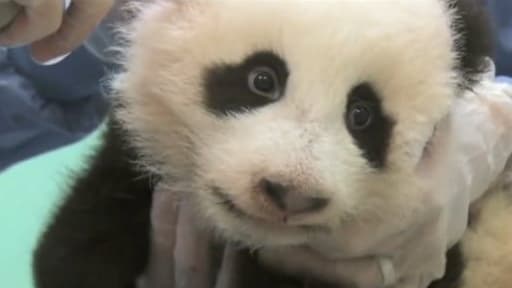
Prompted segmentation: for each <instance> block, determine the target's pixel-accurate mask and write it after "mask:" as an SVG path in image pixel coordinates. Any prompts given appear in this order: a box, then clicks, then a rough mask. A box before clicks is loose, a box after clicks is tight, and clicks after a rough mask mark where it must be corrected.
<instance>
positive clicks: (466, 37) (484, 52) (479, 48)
mask: <svg viewBox="0 0 512 288" xmlns="http://www.w3.org/2000/svg"><path fill="white" fill-rule="evenodd" d="M445 1H450V2H449V3H450V7H452V8H454V9H455V11H456V16H457V18H458V19H457V20H456V21H455V22H454V27H453V29H454V31H455V32H456V33H457V34H458V35H460V36H461V37H460V38H459V40H458V43H457V50H458V52H459V55H461V58H460V61H459V63H458V66H457V67H456V69H457V70H459V71H460V73H461V75H462V76H463V78H464V80H465V83H461V86H462V87H461V88H469V87H471V86H472V85H473V84H474V83H475V81H476V80H477V78H478V74H479V73H482V72H484V71H485V70H486V69H487V68H488V67H487V65H486V62H485V61H483V59H484V58H485V57H490V58H493V57H494V55H493V54H494V50H493V46H494V45H493V43H494V37H493V33H492V29H491V21H490V19H489V12H488V10H487V9H486V7H485V4H484V2H485V0H445Z"/></svg>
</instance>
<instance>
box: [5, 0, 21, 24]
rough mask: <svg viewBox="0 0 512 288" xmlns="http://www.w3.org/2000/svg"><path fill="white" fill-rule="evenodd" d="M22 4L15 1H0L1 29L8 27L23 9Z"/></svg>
mask: <svg viewBox="0 0 512 288" xmlns="http://www.w3.org/2000/svg"><path fill="white" fill-rule="evenodd" d="M0 1H1V0H0ZM21 10H22V9H21V6H19V5H17V4H16V3H13V2H0V31H1V30H3V29H5V28H7V27H8V26H9V24H11V23H12V22H13V21H14V19H15V18H16V16H18V14H19V13H20V11H21Z"/></svg>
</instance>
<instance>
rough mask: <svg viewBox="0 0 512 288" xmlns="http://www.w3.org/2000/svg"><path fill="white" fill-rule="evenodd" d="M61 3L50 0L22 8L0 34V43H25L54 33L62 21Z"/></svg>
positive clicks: (8, 44) (58, 0)
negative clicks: (42, 3)
mask: <svg viewBox="0 0 512 288" xmlns="http://www.w3.org/2000/svg"><path fill="white" fill-rule="evenodd" d="M63 5H64V4H63V2H62V1H60V0H52V1H47V2H45V3H44V5H39V6H33V7H29V8H26V9H24V10H23V11H22V12H20V14H19V15H18V16H17V17H16V19H15V20H14V22H13V23H12V24H11V25H10V26H9V27H8V28H7V29H6V30H5V31H3V32H2V33H1V34H0V45H2V46H18V45H27V44H29V43H32V42H34V41H37V40H39V39H42V38H44V37H46V36H47V35H50V34H52V33H54V32H55V31H57V29H58V28H59V26H60V24H61V21H62V11H63V10H64V9H63V7H64V6H63Z"/></svg>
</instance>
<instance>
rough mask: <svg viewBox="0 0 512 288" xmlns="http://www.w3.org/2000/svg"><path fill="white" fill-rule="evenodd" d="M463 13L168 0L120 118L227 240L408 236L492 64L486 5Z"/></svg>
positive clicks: (140, 25)
mask: <svg viewBox="0 0 512 288" xmlns="http://www.w3.org/2000/svg"><path fill="white" fill-rule="evenodd" d="M452 2H453V3H447V1H441V0H415V1H411V0H387V1H360V0H328V1H301V0H294V1H292V0H282V1H255V0H243V1H241V0H219V1H201V0H190V1H178V0H177V1H156V3H154V4H152V5H149V7H145V8H144V9H143V13H142V15H141V16H140V18H139V19H138V21H136V23H135V25H134V26H133V29H131V30H130V31H129V34H130V40H131V45H130V47H129V49H128V50H127V52H126V63H125V64H126V73H124V74H122V75H120V76H119V78H118V79H117V84H116V85H117V90H118V93H119V94H120V101H121V105H120V109H119V110H118V111H117V114H118V117H119V118H120V119H122V121H123V124H124V125H125V127H126V128H127V129H128V130H129V132H130V135H131V136H132V139H133V142H134V143H135V145H136V146H137V148H138V149H139V151H140V152H141V153H142V154H143V155H144V159H145V163H144V164H146V165H147V166H148V167H149V168H151V169H154V170H155V171H156V172H157V173H159V174H161V175H162V176H163V179H164V182H165V183H166V184H168V185H170V186H169V187H170V189H173V190H174V191H176V192H180V193H181V196H182V197H184V199H187V201H191V202H193V203H194V205H195V207H198V209H199V213H200V215H202V216H203V217H204V219H207V220H208V221H209V223H211V224H213V226H214V227H216V228H217V229H218V230H217V231H220V232H221V233H223V234H224V235H225V236H226V237H228V238H230V239H234V240H241V241H243V242H245V243H248V244H253V245H274V244H300V243H306V242H307V241H309V240H310V239H312V238H314V237H316V236H317V235H319V234H322V233H328V232H329V231H331V230H333V229H340V228H343V227H344V225H347V226H349V225H353V224H354V223H355V222H357V223H364V224H365V225H369V226H368V227H371V225H374V226H375V227H378V225H379V223H382V222H384V221H386V223H391V224H393V225H394V224H396V225H397V226H399V225H401V224H403V223H405V222H406V221H407V219H408V217H409V216H411V215H413V214H414V213H419V211H420V210H421V207H423V206H424V204H425V201H430V200H429V199H428V197H427V198H425V197H426V196H425V195H426V194H425V193H418V191H420V189H423V188H422V184H421V182H420V181H418V180H417V179H418V177H417V173H418V169H420V168H421V166H422V165H423V164H422V163H423V162H425V161H428V158H429V155H427V154H428V153H425V151H427V149H425V148H426V146H427V143H429V141H430V142H432V143H434V144H435V143H436V141H431V140H432V139H431V138H432V137H433V131H434V130H435V129H434V127H435V126H436V125H437V124H438V123H439V122H440V121H441V120H442V119H443V117H444V116H446V114H447V113H448V108H449V105H450V103H451V101H452V99H454V97H455V96H456V95H457V91H458V89H459V88H460V87H461V86H463V85H461V84H464V83H470V80H471V75H472V73H473V72H476V71H477V70H478V68H479V65H480V64H479V63H480V62H479V61H477V60H475V59H480V56H482V55H483V54H482V53H481V52H482V51H483V48H482V47H481V46H479V45H477V44H478V43H476V42H474V41H473V42H472V41H471V39H470V38H469V37H468V35H469V36H471V33H473V32H474V31H475V30H476V29H478V27H477V26H474V27H472V26H471V25H469V24H471V23H470V22H469V21H468V17H467V16H468V15H463V14H464V13H462V12H464V11H469V10H470V9H469V8H471V9H473V8H475V7H470V6H472V5H473V4H472V2H473V1H459V2H456V1H452ZM466 2H467V3H466ZM470 2H471V3H470ZM468 7H469V8H468ZM466 8H467V9H466ZM456 19H459V20H460V21H456ZM468 27H469V28H470V29H469V28H468ZM471 27H472V28H471ZM464 29H466V30H464ZM468 29H469V30H468ZM460 32H468V33H463V34H461V33H460ZM462 51H463V53H462ZM434 138H435V137H434ZM438 146H439V145H438ZM441 148H442V147H436V145H433V147H430V148H429V151H436V149H441Z"/></svg>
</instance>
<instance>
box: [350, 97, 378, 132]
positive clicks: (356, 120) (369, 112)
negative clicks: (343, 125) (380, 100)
mask: <svg viewBox="0 0 512 288" xmlns="http://www.w3.org/2000/svg"><path fill="white" fill-rule="evenodd" d="M372 106H373V105H371V104H370V103H368V102H366V101H358V102H354V103H352V104H351V105H350V106H349V109H348V113H347V116H348V117H347V118H348V119H347V120H348V126H349V128H350V129H351V130H354V131H358V130H364V129H366V128H368V126H370V124H372V121H373V119H374V111H373V107H372Z"/></svg>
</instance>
